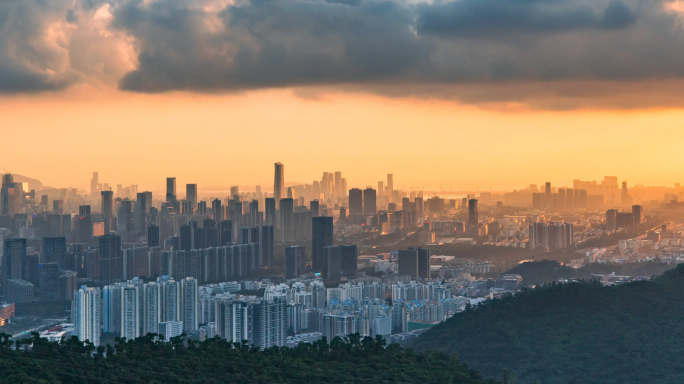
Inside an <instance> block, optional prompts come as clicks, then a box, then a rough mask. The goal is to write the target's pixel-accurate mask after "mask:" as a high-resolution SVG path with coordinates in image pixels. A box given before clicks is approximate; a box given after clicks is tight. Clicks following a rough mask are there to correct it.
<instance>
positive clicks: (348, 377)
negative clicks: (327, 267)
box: [0, 334, 497, 384]
mask: <svg viewBox="0 0 684 384" xmlns="http://www.w3.org/2000/svg"><path fill="white" fill-rule="evenodd" d="M25 343H29V344H30V346H28V344H27V345H26V346H25V345H24V344H21V345H19V349H18V350H16V349H13V347H15V346H17V345H16V344H14V345H13V343H12V341H10V340H9V336H8V335H6V334H1V335H0V378H1V379H0V381H1V382H4V383H69V384H71V383H74V384H80V383H83V384H85V383H131V384H133V383H165V384H167V383H203V384H209V383H254V384H257V383H260V384H264V383H368V384H370V383H459V384H496V383H497V382H496V381H493V380H483V379H482V376H481V375H480V374H479V373H478V372H477V371H475V370H473V369H470V368H468V367H467V366H465V365H464V364H462V363H461V362H459V360H458V358H457V357H456V356H454V355H446V354H441V353H434V352H429V353H415V352H413V351H412V350H410V351H404V350H402V349H400V348H399V347H398V345H397V344H393V345H390V346H389V347H387V348H385V341H384V340H382V338H380V339H378V340H373V339H371V338H365V339H363V340H362V339H361V338H360V337H359V336H358V334H357V335H352V336H350V337H349V341H348V342H345V341H343V340H342V339H340V338H335V339H334V340H333V341H332V342H331V343H330V345H328V343H327V342H326V341H325V340H322V341H318V342H316V343H314V344H303V345H300V346H298V347H297V348H294V349H289V348H277V347H274V348H270V349H267V350H265V351H260V350H259V348H253V347H248V346H247V345H246V344H245V345H240V344H231V343H229V342H226V341H225V340H220V339H209V340H206V341H203V342H201V343H200V342H195V341H187V342H184V341H183V340H182V339H181V338H175V339H174V340H173V342H172V343H166V342H162V341H159V340H157V339H156V336H154V335H151V334H150V335H148V336H146V337H140V338H138V339H135V340H132V341H128V342H126V341H125V340H118V342H117V343H116V345H115V346H113V347H112V346H109V345H107V346H106V347H105V346H101V347H99V348H95V347H93V346H92V344H90V345H85V346H84V344H83V343H81V342H79V341H78V340H77V339H76V338H72V339H70V340H68V341H66V342H62V343H61V344H57V343H50V342H47V341H46V340H45V339H40V338H38V337H37V335H34V337H33V339H28V340H26V341H25Z"/></svg>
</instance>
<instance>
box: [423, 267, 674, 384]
mask: <svg viewBox="0 0 684 384" xmlns="http://www.w3.org/2000/svg"><path fill="white" fill-rule="evenodd" d="M682 303H684V265H679V266H678V267H677V268H675V269H672V270H670V271H667V272H666V273H665V274H663V275H662V276H660V277H657V278H655V279H653V280H652V281H642V282H634V283H628V284H624V285H619V286H612V287H603V286H601V285H600V284H599V283H598V282H597V281H592V282H581V283H569V284H560V285H559V284H552V285H548V286H544V287H540V288H537V289H533V290H524V291H523V292H521V293H519V294H517V295H516V296H515V297H510V296H509V297H506V298H504V299H501V300H491V301H487V302H485V303H484V304H483V305H480V306H479V307H477V308H469V309H467V310H466V311H465V312H462V313H460V314H457V315H456V316H454V317H452V318H450V319H448V320H447V321H445V322H444V323H442V324H439V325H437V326H435V327H433V328H431V329H430V330H429V331H427V332H425V333H424V334H423V335H421V336H420V337H419V338H418V339H417V340H416V342H415V343H414V344H413V347H414V348H416V350H418V351H426V350H436V351H441V352H448V353H450V352H458V354H459V357H460V358H461V360H462V361H464V362H465V363H467V364H468V365H469V366H471V367H473V368H475V369H478V370H480V371H481V372H482V373H483V374H484V375H485V376H486V377H500V376H499V375H500V372H501V369H502V368H508V369H509V370H511V371H512V372H513V373H514V374H515V375H516V376H517V378H518V383H521V384H522V383H536V382H537V381H538V380H539V381H540V382H541V383H542V384H561V383H563V384H569V383H578V384H579V383H597V384H599V383H621V384H622V383H683V382H684V321H683V320H684V304H682Z"/></svg>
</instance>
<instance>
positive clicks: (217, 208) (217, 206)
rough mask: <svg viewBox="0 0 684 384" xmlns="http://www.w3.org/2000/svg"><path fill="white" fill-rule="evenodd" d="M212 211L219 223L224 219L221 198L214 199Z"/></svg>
mask: <svg viewBox="0 0 684 384" xmlns="http://www.w3.org/2000/svg"><path fill="white" fill-rule="evenodd" d="M211 213H212V214H213V215H214V221H216V222H217V223H218V222H220V221H221V220H223V204H221V199H214V201H212V202H211Z"/></svg>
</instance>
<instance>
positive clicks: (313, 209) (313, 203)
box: [309, 200, 320, 217]
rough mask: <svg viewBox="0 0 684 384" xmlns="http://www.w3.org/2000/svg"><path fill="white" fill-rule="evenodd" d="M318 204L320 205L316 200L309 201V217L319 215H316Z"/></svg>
mask: <svg viewBox="0 0 684 384" xmlns="http://www.w3.org/2000/svg"><path fill="white" fill-rule="evenodd" d="M319 204H320V203H319V202H318V200H311V201H310V202H309V211H311V217H316V216H320V215H319V214H318V207H319Z"/></svg>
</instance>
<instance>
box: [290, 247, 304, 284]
mask: <svg viewBox="0 0 684 384" xmlns="http://www.w3.org/2000/svg"><path fill="white" fill-rule="evenodd" d="M304 258H305V248H304V247H302V246H299V245H296V246H294V247H287V248H285V278H286V279H296V278H298V277H299V276H300V275H301V274H302V273H303V272H304Z"/></svg>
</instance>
